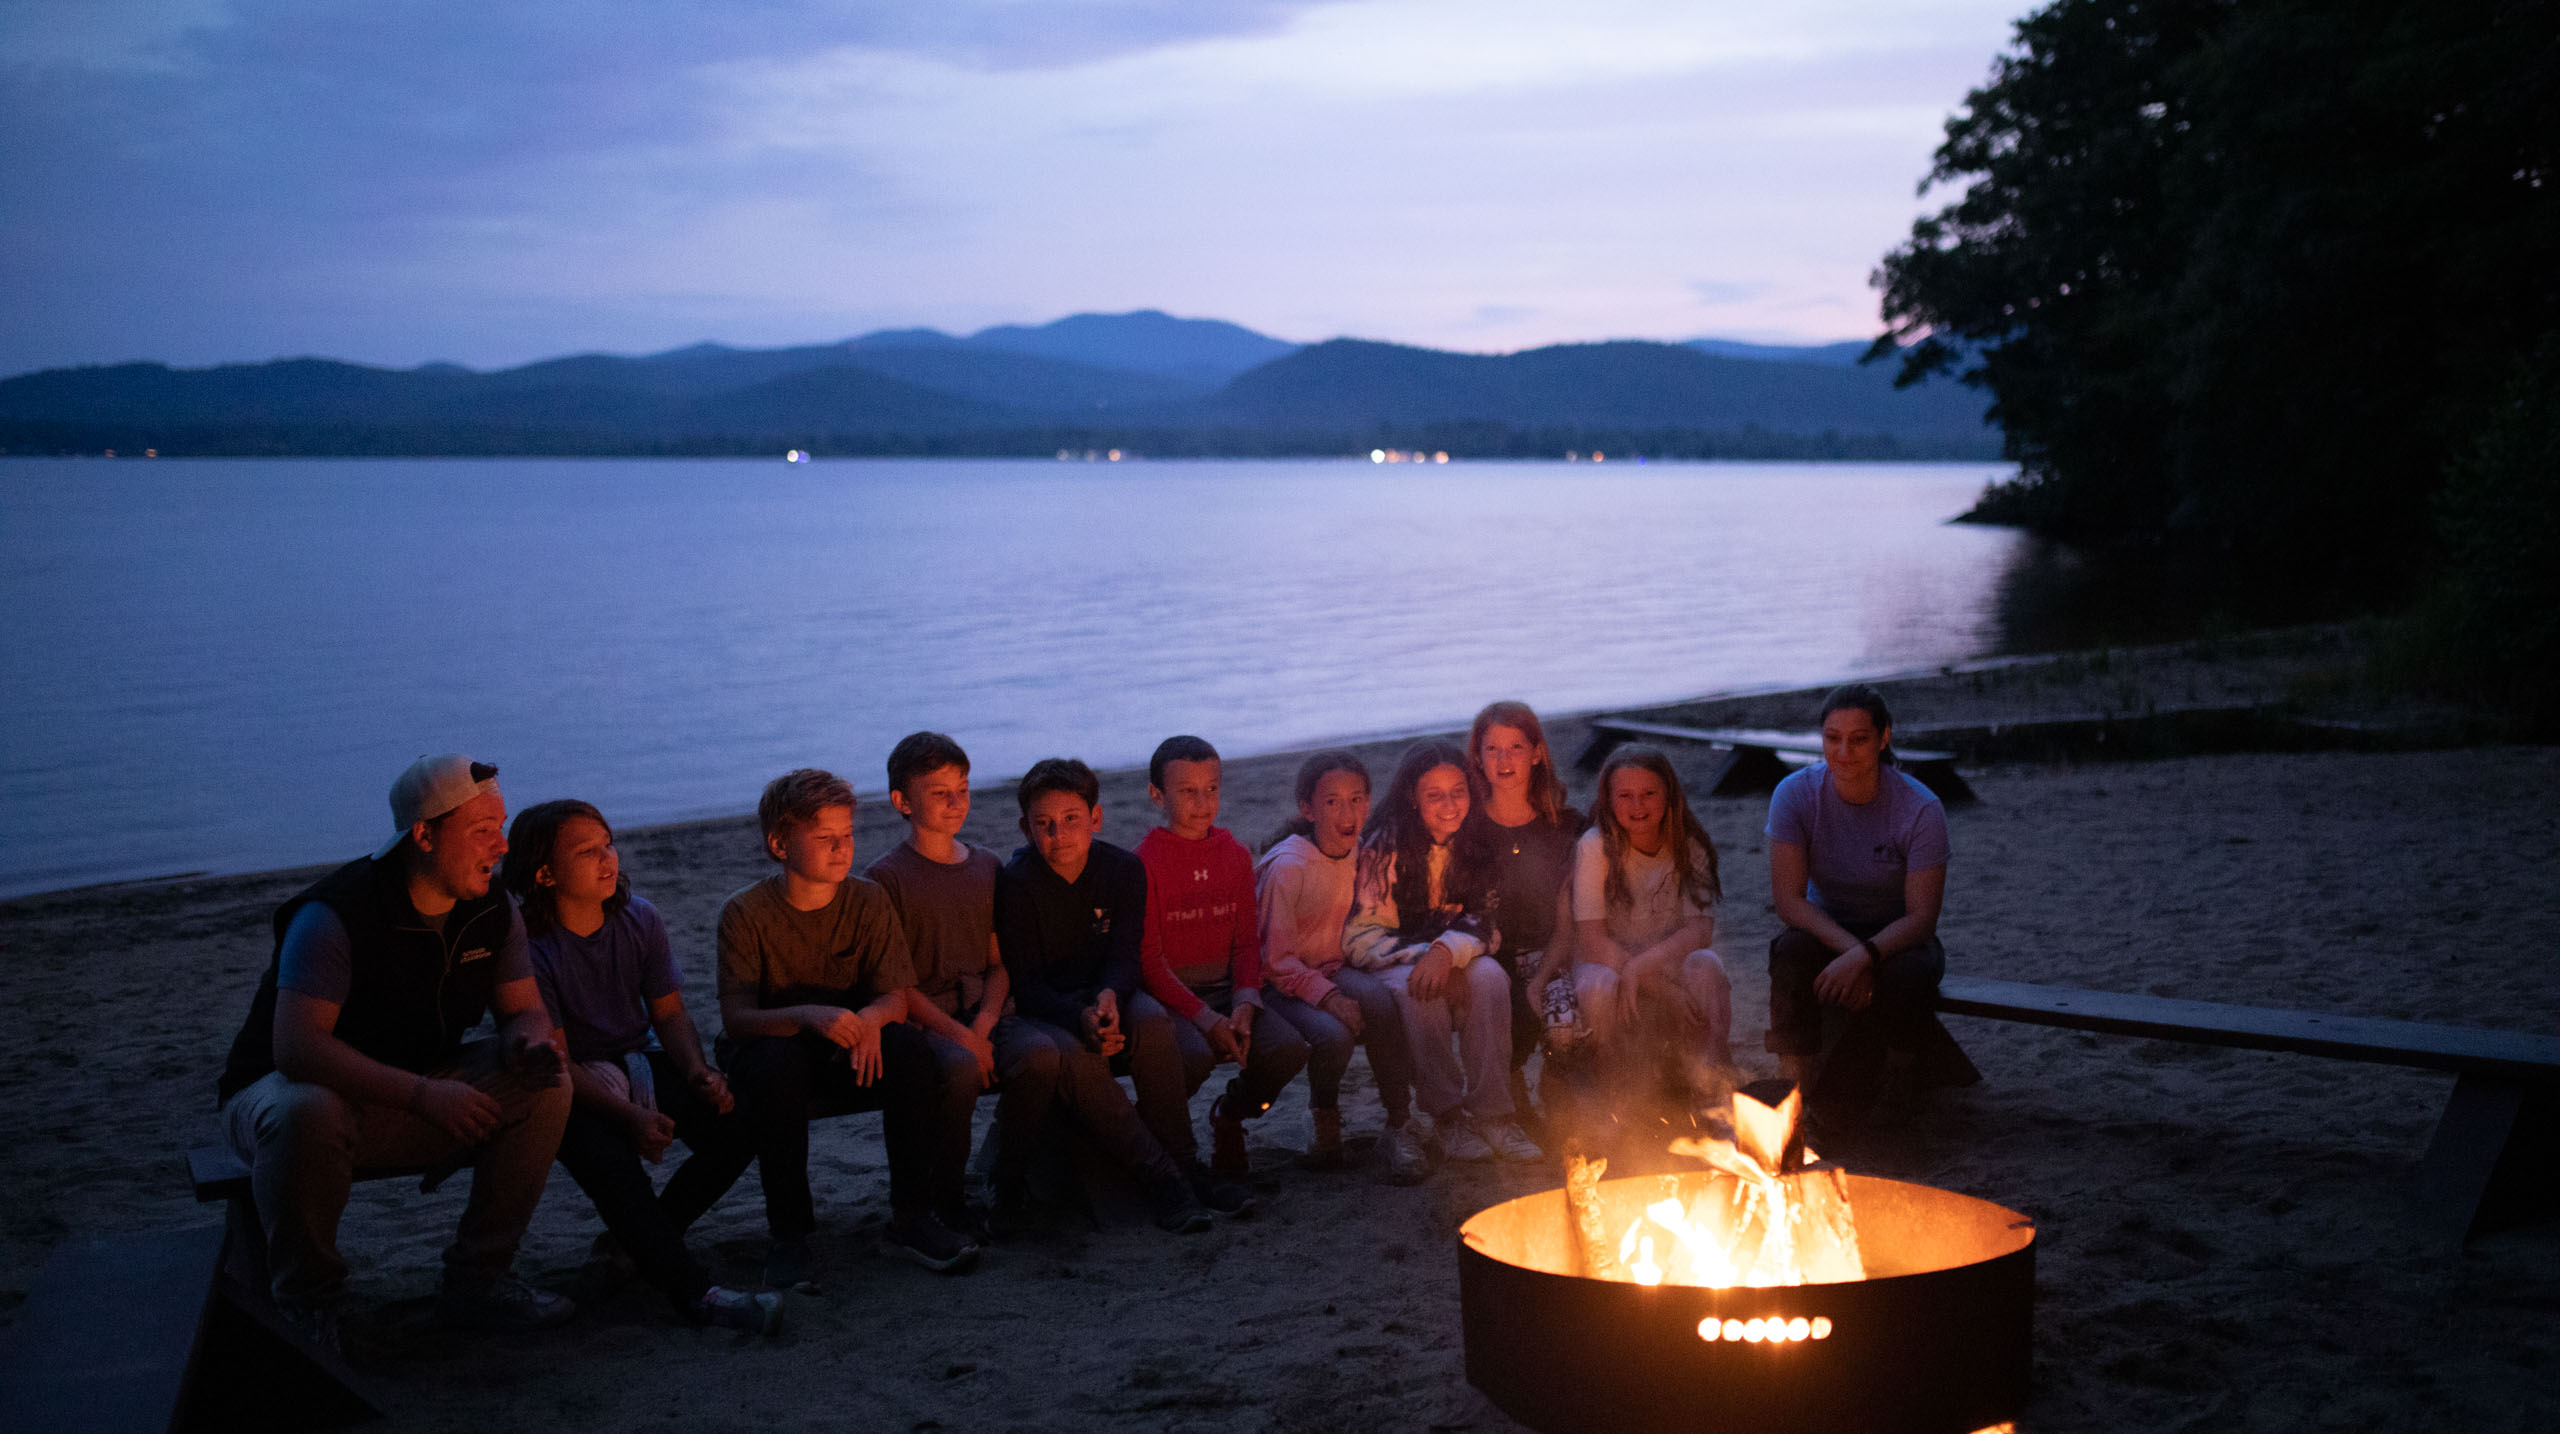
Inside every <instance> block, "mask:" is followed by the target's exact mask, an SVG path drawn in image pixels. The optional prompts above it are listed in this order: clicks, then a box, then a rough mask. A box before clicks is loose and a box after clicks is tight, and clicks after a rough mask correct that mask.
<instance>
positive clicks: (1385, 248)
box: [0, 0, 2007, 372]
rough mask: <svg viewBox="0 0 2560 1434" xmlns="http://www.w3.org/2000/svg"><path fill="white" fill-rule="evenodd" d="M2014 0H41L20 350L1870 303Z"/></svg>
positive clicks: (23, 177)
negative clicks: (1088, 317)
mask: <svg viewBox="0 0 2560 1434" xmlns="http://www.w3.org/2000/svg"><path fill="white" fill-rule="evenodd" d="M2006 11H2007V5H2006V4H2005V3H2004V4H1998V5H1992V4H1979V3H1966V0H1911V3H1901V4H1894V3H1884V0H1877V3H1870V4H1849V3H1846V0H1808V3H1807V4H1806V5H1803V6H1798V7H1788V8H1785V9H1779V8H1776V7H1767V6H1761V5H1754V4H1745V3H1738V0H1717V3H1697V0H1676V3H1675V0H1588V3H1587V4H1585V5H1584V6H1580V7H1577V8H1576V9H1574V10H1573V11H1570V12H1567V11H1563V10H1560V9H1558V8H1557V7H1554V6H1552V5H1547V4H1539V3H1528V0H1365V3H1347V0H1336V3H1283V0H1230V3H1197V2H1196V0H1138V2H1137V3H1108V0H944V3H937V4H933V5H893V4H873V3H852V0H733V3H729V4H725V5H720V6H701V5H694V4H678V3H674V0H614V3H611V4H607V3H604V0H553V3H548V4H544V5H538V6H529V5H523V4H520V3H510V4H497V3H492V0H448V3H443V4H435V5H428V4H423V3H417V0H376V3H370V4H365V3H355V2H354V0H167V3H138V0H76V3H75V0H17V3H16V4H15V5H13V6H10V7H7V8H5V9H0V133H6V134H8V135H10V136H11V140H10V151H9V152H10V168H11V184H12V190H13V195H12V202H11V204H10V205H9V206H7V207H6V209H5V210H0V292H6V293H8V294H9V295H10V296H11V309H12V324H11V325H10V326H8V329H7V330H6V331H5V332H0V372H14V371H19V370H22V369H25V368H29V367H35V366H40V365H46V364H53V363H63V362H74V361H95V360H104V359H115V358H124V357H140V356H150V357H167V358H172V359H178V360H184V361H191V362H204V361H209V360H213V359H222V358H260V357H267V356H271V355H274V354H281V353H294V352H330V353H339V354H344V355H348V356H354V357H362V358H369V359H374V360H379V361H388V362H415V361H418V360H421V359H425V358H428V357H443V356H449V357H453V358H457V359H461V360H463V361H465V362H469V363H473V364H475V365H485V364H490V363H497V362H509V361H518V360H521V359H525V358H531V357H536V356H540V355H542V354H547V353H553V352H559V351H563V350H568V349H575V348H585V347H606V348H623V349H633V350H637V349H649V348H657V347H664V346H667V345H670V344H673V343H680V342H684V341H688V340H690V339H694V338H701V337H718V338H725V339H730V340H733V341H738V342H780V341H786V340H806V339H817V338H828V337H836V336H839V335H841V334H843V333H848V332H855V331H858V330H860V329H862V328H867V327H876V326H889V325H896V324H906V323H929V324H935V325H938V326H942V327H946V328H968V327H973V326H976V325H979V324H985V323H994V322H1002V321H1013V320H1039V319H1043V318H1048V317H1054V316H1056V315H1058V314H1062V313H1066V312H1072V311H1075V310H1078V309H1088V308H1102V309H1114V308H1121V309H1125V308H1135V307H1144V306H1159V307H1170V308H1174V309H1178V310H1181V311H1183V312H1189V313H1202V314H1217V315H1221V316H1226V317H1233V318H1237V319H1239V320H1240V321H1243V322H1248V323H1253V324H1256V325H1257V326H1260V327H1264V328H1266V329H1270V330H1272V331H1275V332H1283V333H1289V334H1291V335H1293V336H1298V337H1321V336H1324V335H1326V334H1329V333H1335V332H1342V331H1345V330H1350V329H1355V328H1356V329H1359V330H1361V331H1364V332H1372V333H1384V334H1389V335H1392V336H1394V337H1398V338H1402V339H1406V340H1409V341H1415V342H1444V343H1458V342H1465V343H1468V344H1470V345H1474V344H1486V343H1496V344H1509V345H1526V344H1530V343H1539V342H1548V341H1552V340H1555V339H1562V338H1576V337H1585V338H1587V337H1605V336H1609V335H1611V334H1616V333H1643V332H1655V331H1659V330H1661V329H1662V328H1663V327H1664V326H1665V325H1674V326H1676V325H1677V324H1678V322H1679V320H1678V319H1677V317H1676V316H1677V315H1678V314H1679V313H1682V312H1689V313H1694V311H1695V309H1696V307H1697V305H1698V304H1699V303H1701V302H1707V303H1712V304H1716V305H1718V306H1719V308H1718V315H1719V321H1724V320H1726V319H1728V318H1729V319H1730V320H1731V322H1733V323H1734V324H1736V325H1744V324H1756V325H1759V326H1761V327H1770V326H1782V325H1783V324H1784V323H1785V322H1786V320H1785V319H1784V317H1783V311H1782V306H1784V305H1789V304H1804V303H1807V302H1810V301H1815V300H1819V301H1820V302H1821V303H1823V304H1827V305H1829V306H1830V309H1829V311H1830V312H1837V313H1839V314H1841V315H1843V316H1844V317H1843V319H1842V320H1836V321H1826V322H1830V323H1832V324H1833V325H1834V326H1835V327H1838V326H1840V325H1841V324H1843V323H1845V325H1846V327H1848V328H1850V329H1855V328H1858V327H1860V326H1861V325H1860V324H1859V323H1858V321H1857V320H1856V319H1855V317H1854V316H1855V315H1856V314H1858V313H1861V312H1865V313H1871V312H1872V302H1871V300H1869V299H1868V298H1867V297H1866V291H1865V287H1864V286H1865V276H1866V274H1867V272H1868V271H1869V270H1870V269H1871V268H1872V267H1873V265H1874V261H1875V259H1876V257H1877V255H1878V254H1879V253H1880V252H1881V251H1882V249H1883V248H1884V247H1885V246H1886V245H1888V244H1890V243H1891V242H1893V241H1894V240H1895V239H1896V238H1898V237H1899V235H1900V232H1901V230H1902V229H1903V228H1904V227H1905V226H1907V224H1908V221H1909V217H1910V215H1911V214H1912V213H1913V212H1914V211H1915V209H1916V204H1915V201H1914V200H1913V198H1912V185H1913V183H1914V181H1916V179H1917V178H1918V176H1919V174H1920V173H1921V172H1922V171H1923V170H1924V169H1925V168H1926V164H1927V156H1928V152H1929V150H1930V148H1931V147H1932V146H1933V145H1934V144H1935V142H1936V139H1937V132H1936V127H1937V123H1938V120H1939V118H1940V117H1942V116H1943V115H1944V113H1945V112H1947V111H1948V110H1950V109H1952V108H1953V107H1954V106H1955V105H1956V104H1957V103H1958V102H1960V101H1961V99H1962V95H1963V91H1964V89H1965V88H1966V87H1967V86H1969V85H1972V84H1975V83H1979V81H1980V80H1981V78H1982V76H1983V74H1984V73H1985V72H1986V71H1987V69H1988V66H1989V63H1990V59H1991V56H1992V54H1993V52H1994V50H1995V49H1996V48H1997V46H1998V44H1999V43H2000V41H2001V40H2002V39H2003V38H2004V37H2005V34H2006V29H2007V16H2006ZM1702 264H1704V265H1710V266H1713V267H1712V268H1710V270H1709V271H1710V272H1716V271H1719V270H1721V271H1722V272H1728V273H1730V272H1735V271H1740V272H1744V273H1749V274H1753V275H1756V276H1758V277H1756V278H1754V279H1752V280H1750V281H1747V282H1748V283H1750V284H1762V285H1766V286H1767V287H1766V288H1765V289H1763V290H1759V291H1755V292H1750V293H1745V292H1743V291H1742V289H1741V288H1739V287H1732V288H1718V289H1716V290H1715V291H1714V292H1715V293H1716V294H1718V295H1721V296H1722V297H1710V293H1709V290H1708V289H1706V288H1703V287H1701V285H1702V284H1723V285H1740V284H1743V283H1744V282H1745V281H1731V280H1726V281H1698V280H1695V279H1694V278H1692V277H1691V276H1692V275H1694V274H1695V273H1697V272H1698V271H1699V267H1700V266H1701V265H1702ZM1493 296H1500V298H1499V301H1496V300H1495V298H1494V297H1493ZM1861 306H1863V308H1862V307H1861ZM1807 336H1808V337H1836V336H1840V335H1838V334H1836V333H1832V332H1829V331H1826V332H1824V333H1821V334H1809V335H1807Z"/></svg>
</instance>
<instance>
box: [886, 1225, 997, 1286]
mask: <svg viewBox="0 0 2560 1434" xmlns="http://www.w3.org/2000/svg"><path fill="white" fill-rule="evenodd" d="M880 1253H882V1254H884V1255H896V1256H897V1257H898V1258H900V1259H902V1260H912V1261H914V1262H915V1263H916V1264H919V1265H922V1266H924V1267H925V1268H926V1269H928V1270H931V1271H933V1272H934V1273H935V1274H944V1273H948V1272H950V1271H953V1270H966V1269H968V1268H969V1267H970V1266H972V1265H975V1264H976V1263H978V1244H977V1242H976V1241H975V1240H972V1239H970V1238H969V1237H968V1236H966V1235H963V1234H961V1233H959V1232H958V1231H956V1230H953V1229H952V1228H951V1227H950V1226H948V1225H945V1224H943V1223H942V1222H941V1221H940V1220H938V1219H936V1218H934V1215H933V1212H931V1211H929V1210H927V1211H920V1212H918V1213H916V1214H914V1215H902V1216H899V1217H898V1218H896V1219H893V1220H891V1221H890V1222H889V1228H888V1229H887V1230H886V1231H885V1232H883V1233H882V1234H881V1236H880Z"/></svg>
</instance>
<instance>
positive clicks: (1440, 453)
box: [1431, 449, 1449, 463]
mask: <svg viewBox="0 0 2560 1434" xmlns="http://www.w3.org/2000/svg"><path fill="white" fill-rule="evenodd" d="M1431 461H1432V462H1434V463H1446V462H1448V461H1449V454H1448V451H1447V450H1445V449H1434V450H1432V454H1431Z"/></svg>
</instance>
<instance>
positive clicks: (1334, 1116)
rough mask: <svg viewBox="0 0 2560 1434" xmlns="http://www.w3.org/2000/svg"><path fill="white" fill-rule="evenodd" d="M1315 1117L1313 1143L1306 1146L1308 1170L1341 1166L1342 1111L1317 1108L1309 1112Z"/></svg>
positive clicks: (1334, 1168) (1336, 1168)
mask: <svg viewBox="0 0 2560 1434" xmlns="http://www.w3.org/2000/svg"><path fill="white" fill-rule="evenodd" d="M1309 1114H1310V1115H1312V1116H1313V1117H1314V1118H1315V1128H1316V1138H1315V1143H1314V1144H1312V1145H1310V1146H1308V1147H1307V1162H1306V1163H1307V1168H1308V1169H1309V1170H1340V1169H1341V1168H1342V1112H1341V1111H1339V1110H1318V1111H1311V1112H1309Z"/></svg>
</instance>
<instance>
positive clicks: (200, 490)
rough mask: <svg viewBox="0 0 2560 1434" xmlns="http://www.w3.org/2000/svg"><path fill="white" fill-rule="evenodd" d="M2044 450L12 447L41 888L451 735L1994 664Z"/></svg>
mask: <svg viewBox="0 0 2560 1434" xmlns="http://www.w3.org/2000/svg"><path fill="white" fill-rule="evenodd" d="M2007 471H2008V470H2007V468H2006V467H2005V465H1988V464H1970V465H1968V464H1911V465H1817V464H1776V463H1755V464H1656V465H1646V466H1642V467H1638V466H1635V465H1630V464H1617V463H1613V464H1608V465H1606V466H1593V465H1590V464H1571V465H1568V464H1558V463H1538V464H1525V463H1524V464H1498V463H1489V464H1450V465H1448V466H1445V467H1442V466H1433V467H1429V468H1420V467H1413V466H1385V467H1381V466H1374V465H1371V464H1368V463H1360V462H1222V463H1123V464H1117V465H1109V464H1082V463H1077V464H1060V463H1047V462H894V461H865V462H835V463H813V464H808V465H803V466H790V465H785V464H783V463H780V462H778V461H745V460H732V461H702V462H692V461H666V460H656V461H650V460H642V461H622V460H610V461H583V462H581V461H533V460H525V461H516V460H471V461H391V460H372V461H365V460H353V461H321V460H285V461H271V462H270V461H190V462H172V461H160V462H137V461H129V460H127V461H117V462H106V461H104V460H71V461H53V460H31V459H0V612H5V613H6V614H7V616H6V619H5V621H0V664H5V673H6V679H7V695H6V699H5V710H4V711H0V894H23V893H25V892H30V891H39V890H49V889H54V888H60V887H66V886H72V885H78V884H83V883H88V882H96V881H108V880H121V879H125V878H131V877H142V876H157V875H167V874H173V873H179V872H193V871H242V870H256V869H261V868H266V867H274V866H283V865H291V864H296V863H302V862H316V861H324V860H330V859H334V858H338V857H342V856H350V855H353V854H355V853H357V852H359V851H362V850H365V849H367V848H369V847H370V846H371V845H372V844H373V843H374V841H376V840H377V839H378V837H379V836H380V835H381V834H382V832H383V830H384V829H385V828H386V827H387V826H388V823H389V813H388V808H387V807H386V806H385V805H384V795H383V794H384V792H385V791H386V789H387V788H388V786H389V784H390V780H391V778H392V777H393V776H394V775H395V774H396V773H397V772H398V771H399V770H400V768H401V767H403V766H405V765H406V764H407V763H408V761H409V760H410V759H411V758H413V757H415V756H417V755H418V754H419V753H421V752H428V751H445V750H460V751H466V752H470V753H472V754H473V755H474V756H477V757H480V758H481V759H483V760H486V761H493V762H496V763H498V764H499V765H500V766H501V767H503V768H504V769H505V777H504V779H503V780H504V782H505V785H506V789H507V794H508V798H509V801H510V803H511V804H512V805H515V806H522V805H525V804H528V803H530V802H534V801H538V800H543V799H545V798H549V797H555V796H571V795H574V796H582V797H585V798H587V799H588V800H590V801H593V802H595V803H596V804H597V805H599V806H601V807H602V808H603V809H604V810H605V812H606V814H607V815H608V816H610V817H611V818H613V820H614V821H615V822H616V823H617V824H622V825H637V824H640V823H645V822H651V821H659V820H667V819H672V818H680V817H688V816H701V815H711V814H716V813H724V812H735V811H745V810H748V809H750V808H752V807H753V805H754V803H755V795H756V792H757V790H758V789H759V787H760V786H761V785H762V783H763V782H764V781H765V780H766V779H767V778H768V777H771V776H773V775H774V774H776V773H778V772H780V771H783V770H785V769H787V768H790V767H794V766H801V765H821V766H827V767H832V768H835V769H836V770H838V771H841V772H843V773H845V774H846V775H847V776H848V777H850V778H852V779H853V781H854V783H855V785H856V786H857V787H859V788H861V789H863V790H865V791H869V790H873V789H876V788H878V787H880V786H882V785H883V784H884V782H885V778H884V776H883V774H882V770H881V763H882V760H883V758H884V757H885V756H886V755H887V752H888V748H889V746H890V744H891V743H892V742H894V741H895V740H896V739H897V738H898V737H899V736H900V735H901V734H903V733H906V732H908V731H912V730H914V729H916V728H919V727H935V728H940V729H942V730H944V731H948V732H950V733H952V734H953V735H954V736H956V737H958V738H959V739H960V741H961V743H962V744H963V745H965V746H966V747H967V748H968V749H969V751H970V754H971V756H972V757H973V758H974V759H975V762H976V770H977V773H978V775H979V776H980V777H981V779H993V778H1000V777H1003V776H1007V775H1010V774H1013V773H1017V772H1019V771H1021V770H1022V769H1023V768H1024V767H1026V766H1028V765H1029V764H1030V763H1031V762H1032V761H1034V760H1036V759H1038V758H1040V757H1043V756H1047V755H1051V754H1054V753H1072V754H1075V755H1080V756H1083V757H1085V758H1086V759H1088V760H1090V761H1092V762H1094V763H1095V764H1096V765H1097V766H1122V765H1132V764H1136V763H1139V762H1143V761H1144V760H1145V757H1146V754H1147V753H1148V752H1149V751H1150V750H1152V749H1153V747H1154V745H1155V743H1156V742H1157V741H1158V740H1159V739H1161V738H1162V737H1163V736H1165V735H1166V734H1168V733H1172V732H1178V731H1193V732H1198V733H1200V734H1202V735H1204V736H1207V737H1208V738H1209V739H1210V740H1211V741H1213V742H1216V743H1218V744H1219V746H1220V747H1221V748H1222V749H1224V750H1226V751H1227V752H1229V753H1230V754H1236V755H1242V754H1246V753H1252V752H1262V751H1271V750H1274V749H1279V748H1286V747H1294V746H1303V745H1306V744H1309V743H1312V742H1318V741H1321V740H1324V739H1327V738H1335V737H1345V736H1358V735H1368V734H1377V733H1384V732H1394V731H1403V730H1411V729H1415V728H1420V727H1424V726H1431V725H1450V724H1463V723H1464V721H1465V720H1466V719H1467V717H1468V716H1469V715H1470V714H1472V713H1473V712H1474V710H1475V709H1476V708H1477V707H1478V706H1480V705H1481V704H1482V703H1484V702H1485V701H1487V700H1489V699H1492V698H1495V697H1519V698H1524V699H1526V700H1527V701H1529V702H1531V703H1533V704H1535V705H1536V706H1538V707H1540V708H1542V709H1552V710H1557V711H1566V710H1573V709H1580V708H1592V707H1601V706H1607V705H1614V704H1632V703H1641V702H1651V701H1661V700H1666V699H1670V698H1675V697H1682V696H1688V695H1692V694H1696V693H1702V692H1709V691H1718V690H1723V689H1728V688H1735V687H1744V686H1763V685H1767V684H1773V683H1786V684H1796V683H1804V684H1811V683H1817V682H1823V681H1827V680H1830V679H1834V678H1838V677H1842V676H1846V675H1850V674H1856V673H1868V672H1879V671H1885V670H1892V669H1902V668H1911V667H1920V666H1927V665H1932V664H1936V663H1941V662H1946V661H1952V660H1955V659H1958V658H1963V657H1968V656H1973V655H1976V654H1978V653H1981V652H1985V651H1988V650H1989V649H1990V648H1991V647H1992V645H1993V643H1994V641H1995V633H1994V627H1993V621H1992V602H1993V595H1994V591H1995V587H1996V584H1997V582H1998V580H1999V578H2000V575H2001V574H2002V572H2003V571H2004V570H2005V569H2006V567H2007V565H2008V564H2009V563H2010V562H2011V560H2012V559H2013V557H2014V556H2015V555H2016V552H2017V542H2018V540H2017V538H2016V536H2015V535H2014V534H2011V533H2009V532H2006V531H2003V530H1998V529H1985V528H1975V527H1964V526H1950V525H1948V524H1947V523H1946V521H1945V520H1946V519H1947V518H1948V517H1950V516H1951V515H1953V514H1955V513H1958V512H1960V511H1962V510H1963V509H1964V508H1965V507H1966V506H1967V505H1968V504H1969V503H1970V502H1971V501H1972V500H1973V498H1974V497H1975V495H1976V494H1978V493H1979V492H1980V491H1981V488H1982V485H1983V484H1984V482H1985V481H1987V480H1989V479H1991V478H1993V477H1996V476H2002V475H2004V474H2005V473H2006V472H2007Z"/></svg>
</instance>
